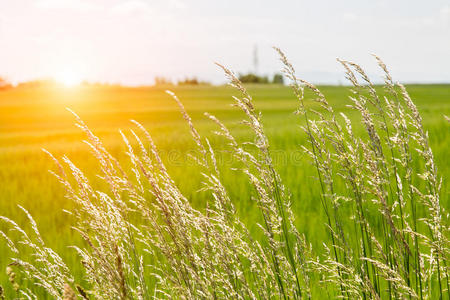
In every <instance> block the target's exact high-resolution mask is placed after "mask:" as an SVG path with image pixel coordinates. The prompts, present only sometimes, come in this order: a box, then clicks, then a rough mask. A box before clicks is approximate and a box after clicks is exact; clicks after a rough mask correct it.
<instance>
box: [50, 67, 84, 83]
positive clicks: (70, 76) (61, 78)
mask: <svg viewBox="0 0 450 300" xmlns="http://www.w3.org/2000/svg"><path fill="white" fill-rule="evenodd" d="M54 78H55V80H56V81H57V82H59V83H61V84H62V85H64V86H65V87H75V86H77V85H80V84H81V82H82V81H83V75H82V73H81V72H79V71H77V70H75V69H70V68H68V69H65V70H61V71H59V72H58V73H57V74H55V75H54Z"/></svg>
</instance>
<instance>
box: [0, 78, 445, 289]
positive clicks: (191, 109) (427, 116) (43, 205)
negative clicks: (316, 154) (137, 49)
mask: <svg viewBox="0 0 450 300" xmlns="http://www.w3.org/2000/svg"><path fill="white" fill-rule="evenodd" d="M247 88H248V91H249V93H250V94H251V95H252V96H253V100H254V104H255V106H256V109H257V110H259V111H261V113H262V121H263V124H264V128H265V130H266V133H267V136H268V139H269V142H270V152H271V154H272V157H273V160H274V165H275V168H276V170H277V171H278V172H279V174H280V177H281V179H282V181H283V183H284V184H285V186H286V188H287V191H288V193H289V194H290V195H291V201H292V209H293V212H294V214H295V216H296V219H295V220H296V224H295V225H296V227H297V229H298V230H299V231H300V232H302V233H304V234H305V237H306V239H307V241H308V242H310V243H311V244H312V247H313V248H314V249H316V252H317V249H322V243H323V241H329V239H330V238H329V234H328V233H327V229H326V226H325V224H326V216H325V213H324V210H323V209H322V207H321V205H320V199H319V196H318V195H320V185H319V182H318V180H317V178H316V175H317V174H316V171H315V169H314V166H313V163H312V160H311V159H310V158H309V157H308V156H307V155H306V154H305V153H304V151H303V150H302V149H301V146H302V145H303V146H307V136H306V134H305V133H304V132H303V131H302V129H301V128H300V126H301V125H305V124H304V121H303V119H302V118H300V117H299V116H298V115H296V114H295V113H294V112H295V111H296V109H297V108H298V107H299V103H298V100H296V98H295V96H294V94H293V92H292V90H291V88H290V87H288V86H282V85H249V86H247ZM319 88H320V89H321V91H322V92H323V93H324V95H325V96H326V97H327V99H328V101H329V102H330V104H331V105H332V106H333V107H334V109H335V110H336V111H338V112H344V113H345V114H346V115H347V116H348V117H349V118H350V119H351V120H352V121H353V124H354V131H355V134H356V135H357V136H364V135H366V134H367V133H366V132H365V131H364V128H363V127H362V126H361V123H360V116H359V114H357V113H356V112H355V111H354V110H351V109H349V108H348V107H347V105H348V104H350V101H349V99H348V97H349V96H350V95H351V94H350V91H349V87H346V86H320V87H319ZM406 88H407V90H408V92H409V93H410V95H411V98H412V99H413V101H414V102H415V103H416V105H417V107H418V109H419V111H420V113H421V115H422V117H423V124H424V128H425V129H426V130H427V131H428V134H429V139H430V144H431V148H432V150H433V152H434V156H435V162H436V165H437V168H438V174H439V176H441V177H442V178H443V183H442V188H441V206H442V207H443V208H445V209H446V210H447V211H448V209H449V208H450V195H449V192H450V190H449V180H448V179H449V178H450V164H449V158H450V155H449V150H450V124H449V123H448V122H447V121H446V120H445V117H444V115H447V116H450V85H437V84H436V85H407V86H406ZM166 89H170V90H172V91H173V92H175V93H176V95H177V96H178V98H179V99H180V100H181V102H182V103H183V104H184V106H185V108H186V111H187V112H188V113H189V114H190V116H191V117H192V120H193V123H194V125H195V126H196V128H197V129H198V131H199V133H200V135H201V136H202V137H206V138H208V139H209V141H210V142H211V144H212V145H213V148H214V149H215V150H216V151H217V157H218V165H219V168H220V169H221V171H222V176H223V183H224V185H225V186H226V187H227V188H228V191H229V193H230V198H231V199H232V201H233V204H234V206H235V207H236V210H237V213H238V215H239V216H240V218H241V220H243V222H244V224H246V225H247V227H248V228H249V230H250V232H251V233H252V235H253V236H256V237H262V236H263V232H262V231H261V229H260V228H259V227H258V225H257V223H261V222H262V218H261V214H260V212H259V210H258V208H257V205H256V203H255V201H254V200H253V199H252V197H255V190H254V187H252V186H251V185H250V184H249V183H248V180H245V178H244V177H243V175H242V173H240V172H237V171H236V170H234V168H233V166H235V165H236V161H234V160H233V158H232V156H231V155H230V153H228V152H227V150H226V149H227V147H226V145H225V141H224V139H223V138H222V137H218V136H216V135H214V133H213V131H215V130H217V125H216V124H214V123H213V122H212V121H211V120H209V119H208V118H207V117H206V116H205V115H204V112H209V113H211V114H214V115H215V116H216V117H217V118H219V119H220V120H222V121H223V122H224V124H226V125H227V126H229V128H230V130H231V131H232V133H233V134H234V136H235V137H236V138H237V139H238V140H243V141H244V140H247V139H248V137H249V136H250V132H249V129H248V127H245V126H244V125H242V124H241V123H240V120H242V119H243V117H244V115H243V113H242V111H240V110H239V109H238V108H236V107H233V106H232V105H231V104H232V103H233V99H232V96H233V95H239V94H238V92H237V91H236V90H235V89H233V88H231V87H228V86H207V85H205V86H174V87H137V88H128V87H117V86H94V85H92V86H90V85H84V86H81V87H79V88H77V89H70V88H62V87H53V88H52V87H23V88H15V89H10V90H5V91H0V215H3V216H6V217H9V218H11V219H13V220H15V221H16V222H17V223H18V224H19V225H20V226H22V227H24V228H25V229H27V230H30V225H29V222H28V220H27V218H26V216H25V214H24V213H23V212H22V210H20V209H19V208H18V205H22V206H23V207H24V208H26V209H27V210H28V211H29V212H30V214H31V215H32V216H33V217H34V218H35V220H36V222H37V224H38V227H39V230H40V231H41V233H42V236H43V239H44V241H45V243H46V245H47V246H48V247H50V248H53V249H54V250H55V251H56V252H57V253H58V254H60V255H61V257H62V259H63V260H64V261H65V262H66V264H67V265H68V266H69V267H70V269H71V270H72V273H73V274H74V276H75V278H76V280H77V281H78V282H83V280H84V279H83V278H82V269H83V266H82V265H81V263H80V259H79V258H78V256H77V253H76V252H75V250H74V249H73V248H70V247H68V246H69V245H73V244H75V245H86V243H85V242H84V241H83V240H82V238H81V237H80V235H79V233H78V232H76V231H74V230H73V229H72V228H71V226H72V225H73V224H74V222H75V220H74V219H73V218H74V217H73V216H71V215H70V214H67V213H65V212H64V210H69V211H70V210H72V209H73V208H74V203H72V201H71V200H69V199H66V198H65V196H64V195H65V192H64V189H63V187H62V185H61V184H60V183H59V182H58V181H57V179H56V178H55V177H54V176H53V175H52V174H50V173H49V172H48V170H55V166H54V164H53V161H52V160H51V159H50V158H49V156H48V155H47V154H45V153H44V152H43V151H42V148H44V149H46V150H48V151H49V152H51V153H52V154H53V155H54V156H55V157H57V158H60V157H61V156H62V155H67V156H68V157H69V158H70V160H71V161H73V162H74V163H75V164H76V165H77V166H78V167H79V168H80V169H81V170H83V171H84V172H85V173H86V174H87V175H88V177H89V178H91V179H92V180H93V186H94V187H98V188H99V189H101V187H102V184H103V185H104V183H102V181H101V180H98V182H97V181H96V178H95V174H97V173H98V172H99V163H98V161H97V160H96V159H95V158H94V157H93V156H92V154H91V153H90V150H89V147H88V146H87V145H86V144H85V143H83V140H84V139H85V135H84V134H83V132H82V131H81V130H80V129H79V128H77V127H76V126H75V125H74V124H75V121H76V120H75V117H74V116H73V115H72V114H71V113H70V112H69V111H68V110H67V109H66V108H70V109H71V110H72V111H74V112H76V113H77V114H78V115H79V116H80V118H81V119H82V120H83V121H84V122H85V123H86V124H87V125H88V126H89V128H90V129H91V130H92V131H93V132H94V134H96V135H97V136H98V137H100V138H101V140H102V141H103V142H104V144H105V146H106V148H107V149H108V150H109V151H110V152H111V153H112V154H113V155H114V156H116V157H117V158H118V160H119V161H120V162H122V163H123V164H124V165H125V166H131V164H130V162H129V159H128V157H127V156H126V154H125V153H126V146H125V145H124V143H123V142H122V138H121V135H120V133H119V130H122V131H123V132H124V133H128V132H129V131H128V130H129V129H135V128H136V126H135V125H134V124H133V123H131V122H130V120H132V119H133V120H136V121H138V122H140V123H141V124H142V125H144V127H145V128H146V129H147V130H148V131H149V132H150V133H151V134H152V137H153V139H154V141H155V144H156V145H157V147H158V149H159V151H160V154H161V157H162V159H163V161H164V162H165V164H166V166H167V169H168V172H169V174H170V175H172V177H173V179H174V180H175V182H176V184H177V185H178V186H179V188H180V190H181V191H182V192H183V193H184V195H185V196H186V197H187V198H188V199H189V201H190V202H191V203H192V205H193V206H194V207H195V208H197V209H199V210H200V211H204V210H205V208H206V207H205V205H206V204H205V203H206V199H207V198H208V197H210V196H209V194H208V193H207V192H205V191H203V190H202V185H201V181H202V180H203V176H202V174H201V169H200V168H199V167H198V165H196V163H195V161H194V160H193V159H192V157H191V156H190V154H195V153H196V151H197V150H196V147H195V143H194V141H193V140H192V137H191V136H190V133H189V126H188V124H187V123H186V122H185V120H184V119H183V116H182V114H180V111H179V108H178V106H177V103H176V102H175V101H174V100H173V99H172V98H171V97H170V96H169V95H168V94H167V93H166V92H165V90H166ZM377 90H378V91H379V92H380V93H381V94H383V93H384V92H383V88H382V87H381V86H380V87H377ZM309 98H311V93H310V92H307V93H306V96H305V105H306V106H307V107H312V106H316V104H313V103H312V101H311V100H310V99H309ZM338 188H339V187H338ZM0 229H1V230H3V231H7V227H6V225H5V224H4V223H1V224H0ZM319 251H320V250H319ZM317 254H320V253H317ZM9 257H11V251H10V250H9V248H8V247H7V245H6V243H4V241H3V240H1V239H0V285H2V286H4V288H5V289H6V294H7V295H13V294H12V293H13V290H12V287H11V286H10V285H9V284H8V276H7V274H6V273H5V271H4V270H5V269H6V267H7V265H8V264H9V263H10V262H11V260H10V259H9ZM17 280H18V281H19V282H20V281H21V280H22V279H21V278H20V276H19V275H18V278H17ZM24 284H25V285H27V284H28V283H24ZM433 288H435V289H436V287H433ZM314 289H316V290H317V289H318V287H313V294H314ZM436 290H437V289H436ZM316 292H317V291H316ZM42 295H43V294H42ZM316 295H317V294H316ZM42 297H43V296H42ZM324 298H326V296H324Z"/></svg>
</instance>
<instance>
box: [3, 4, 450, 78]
mask: <svg viewBox="0 0 450 300" xmlns="http://www.w3.org/2000/svg"><path fill="white" fill-rule="evenodd" d="M272 46H277V47H280V48H282V49H283V50H284V51H285V52H286V54H287V56H288V57H289V58H290V60H291V62H292V63H293V64H294V66H295V67H296V70H297V72H298V75H299V77H302V78H304V79H306V80H309V81H311V82H315V83H331V84H338V83H343V82H342V81H343V80H344V79H343V78H344V77H343V70H342V67H341V66H340V65H339V64H338V63H337V62H336V58H338V57H339V58H343V59H348V60H352V61H355V62H357V63H360V64H361V65H362V66H363V67H364V68H366V70H368V73H369V74H371V75H373V76H375V77H378V76H380V72H379V71H378V69H377V68H376V63H375V61H374V59H373V58H372V56H371V55H370V54H371V53H375V54H377V55H379V56H381V57H382V58H383V60H384V61H385V62H386V64H387V65H388V66H389V68H390V69H391V71H392V74H393V76H394V78H395V79H397V80H399V81H402V82H423V83H428V82H450V1H449V0H442V1H441V0H427V1H423V0H419V1H416V0H371V1H366V0H350V1H346V0H341V1H335V0H326V1H325V0H314V1H313V0H307V1H306V0H305V1H304V0H276V1H275V0H270V1H266V0H259V1H256V0H240V1H239V0H222V1H213V0H0V76H2V77H6V78H7V79H8V80H10V81H12V82H14V83H17V82H21V81H26V80H33V79H37V78H49V77H52V78H56V79H57V78H63V77H72V79H74V78H75V79H76V78H82V79H84V80H88V81H92V82H108V83H121V84H125V85H143V84H151V83H152V82H153V79H154V77H155V76H164V77H167V78H170V79H172V80H177V79H182V78H184V77H186V76H196V77H198V78H199V79H201V80H207V81H211V82H214V83H221V82H224V81H225V78H224V76H223V74H222V72H221V71H220V70H219V69H218V67H217V66H215V65H214V62H219V63H222V64H224V65H226V66H228V67H229V68H231V69H232V70H234V71H235V72H237V73H239V72H249V71H254V69H255V67H254V63H253V61H254V58H253V57H254V51H255V50H254V49H255V47H256V49H257V51H256V52H257V57H258V65H257V71H258V73H259V74H261V75H264V74H267V75H271V74H273V73H274V72H277V71H279V70H280V68H281V64H280V62H279V60H278V57H277V55H276V53H275V52H274V51H273V49H272Z"/></svg>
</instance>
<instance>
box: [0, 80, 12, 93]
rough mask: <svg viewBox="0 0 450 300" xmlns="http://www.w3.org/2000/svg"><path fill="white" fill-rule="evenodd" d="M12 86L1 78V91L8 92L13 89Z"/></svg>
mask: <svg viewBox="0 0 450 300" xmlns="http://www.w3.org/2000/svg"><path fill="white" fill-rule="evenodd" d="M12 87H13V86H12V84H11V83H10V82H9V81H8V80H6V79H5V78H3V77H0V90H7V89H10V88H12Z"/></svg>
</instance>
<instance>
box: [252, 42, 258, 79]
mask: <svg viewBox="0 0 450 300" xmlns="http://www.w3.org/2000/svg"><path fill="white" fill-rule="evenodd" d="M258 64H259V61H258V46H256V45H255V47H254V48H253V72H254V73H255V75H258Z"/></svg>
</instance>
